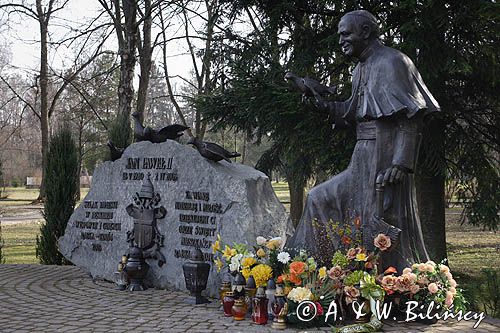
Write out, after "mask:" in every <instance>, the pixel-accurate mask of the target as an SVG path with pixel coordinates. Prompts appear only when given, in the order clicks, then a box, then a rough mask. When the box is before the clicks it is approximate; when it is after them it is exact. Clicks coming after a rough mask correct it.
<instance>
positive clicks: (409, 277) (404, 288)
mask: <svg viewBox="0 0 500 333" xmlns="http://www.w3.org/2000/svg"><path fill="white" fill-rule="evenodd" d="M416 280H417V276H416V275H415V274H413V273H410V274H403V275H401V276H399V277H398V278H397V279H396V283H395V287H396V289H397V290H399V291H400V292H403V293H404V292H408V291H411V287H412V286H413V285H415V282H416Z"/></svg>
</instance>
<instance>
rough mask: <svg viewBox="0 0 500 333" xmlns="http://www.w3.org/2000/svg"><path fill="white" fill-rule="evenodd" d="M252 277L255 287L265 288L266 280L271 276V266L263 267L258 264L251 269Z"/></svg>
mask: <svg viewBox="0 0 500 333" xmlns="http://www.w3.org/2000/svg"><path fill="white" fill-rule="evenodd" d="M251 272H252V275H253V278H254V279H255V284H256V285H257V287H265V286H266V284H267V280H269V279H270V278H272V276H273V269H272V268H271V266H268V265H265V264H259V265H257V266H255V267H254V268H252V271H251Z"/></svg>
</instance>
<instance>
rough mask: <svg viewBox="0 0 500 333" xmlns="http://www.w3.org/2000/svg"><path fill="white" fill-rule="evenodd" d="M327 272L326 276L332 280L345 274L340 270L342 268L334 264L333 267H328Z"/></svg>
mask: <svg viewBox="0 0 500 333" xmlns="http://www.w3.org/2000/svg"><path fill="white" fill-rule="evenodd" d="M327 274H328V277H329V278H330V279H332V280H340V279H342V278H343V277H344V275H345V273H344V271H343V270H342V268H340V266H335V267H332V268H330V269H329V270H328V272H327Z"/></svg>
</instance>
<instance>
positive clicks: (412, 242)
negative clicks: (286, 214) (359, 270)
mask: <svg viewBox="0 0 500 333" xmlns="http://www.w3.org/2000/svg"><path fill="white" fill-rule="evenodd" d="M352 82H353V87H352V95H351V97H350V98H349V99H348V100H347V101H345V102H334V103H331V105H330V109H331V110H330V116H331V119H332V121H333V122H334V127H343V126H349V125H355V126H356V132H357V143H356V145H355V148H354V152H353V155H352V158H351V162H350V164H349V167H348V168H347V169H346V170H344V171H343V172H341V173H339V174H337V175H335V176H334V177H333V178H331V179H330V180H328V181H326V182H324V183H322V184H320V185H318V186H316V187H314V188H313V189H311V191H310V192H309V194H308V197H307V200H306V205H305V208H304V213H303V215H302V218H301V220H300V222H299V225H298V226H297V229H296V231H295V234H294V235H293V236H292V238H290V239H289V240H288V242H287V247H291V248H296V249H300V248H304V249H307V250H308V252H309V254H311V255H313V256H314V257H316V258H318V259H319V261H320V262H322V263H323V264H326V265H328V266H329V265H331V263H330V260H331V257H332V255H333V252H334V251H335V250H336V249H338V248H339V247H340V244H341V243H340V241H341V239H340V237H339V236H338V235H337V234H335V233H334V232H332V230H331V229H332V228H331V227H330V226H331V223H332V222H333V223H340V225H346V224H347V223H349V224H351V223H352V221H353V219H355V218H356V217H359V218H360V219H361V224H362V225H364V224H366V223H370V221H373V215H374V212H375V207H376V202H375V179H376V177H377V175H378V174H379V173H380V172H383V171H384V170H386V169H387V168H389V167H391V166H393V165H398V166H400V167H402V168H403V169H405V170H406V171H407V172H408V175H407V176H406V177H404V178H403V180H402V182H400V183H399V184H396V185H387V186H386V187H385V192H384V219H385V221H386V222H388V223H390V224H392V225H394V226H396V227H399V228H400V229H401V230H402V232H401V236H400V242H399V245H398V246H397V247H395V248H394V249H393V250H392V251H390V252H388V253H384V254H383V256H382V265H383V268H384V269H385V268H387V267H389V266H394V267H396V268H397V269H398V272H400V273H401V271H402V270H403V268H405V267H407V266H409V265H411V264H412V263H414V262H415V261H426V260H428V255H427V251H426V249H425V245H424V241H423V237H422V231H421V227H420V220H419V216H418V208H417V203H416V197H415V186H414V180H413V174H412V173H413V171H414V170H415V163H416V159H417V156H418V146H419V142H420V136H421V134H420V129H421V126H422V118H423V117H424V116H425V115H426V114H428V113H431V112H435V111H439V105H438V103H437V102H436V100H435V99H434V98H433V97H432V95H431V94H430V92H429V91H428V89H427V87H426V86H425V84H424V82H423V81H422V78H421V76H420V74H419V73H418V71H417V69H416V68H415V65H414V64H413V62H412V61H411V60H410V59H409V58H408V57H407V56H406V55H404V54H403V53H401V52H399V51H397V50H395V49H392V48H389V47H386V46H384V45H382V44H381V43H380V42H378V41H377V42H376V43H374V44H373V45H372V46H371V47H369V48H368V49H366V50H365V52H363V54H362V55H361V57H360V62H359V63H358V65H357V66H356V68H355V69H354V72H353V79H352ZM329 221H330V222H329Z"/></svg>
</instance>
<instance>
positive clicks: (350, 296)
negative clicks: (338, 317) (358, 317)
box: [344, 286, 359, 304]
mask: <svg viewBox="0 0 500 333" xmlns="http://www.w3.org/2000/svg"><path fill="white" fill-rule="evenodd" d="M344 293H345V296H346V297H345V300H346V302H347V304H350V303H352V302H353V301H354V300H355V299H356V298H358V297H359V290H358V289H357V288H355V287H352V286H345V287H344Z"/></svg>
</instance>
